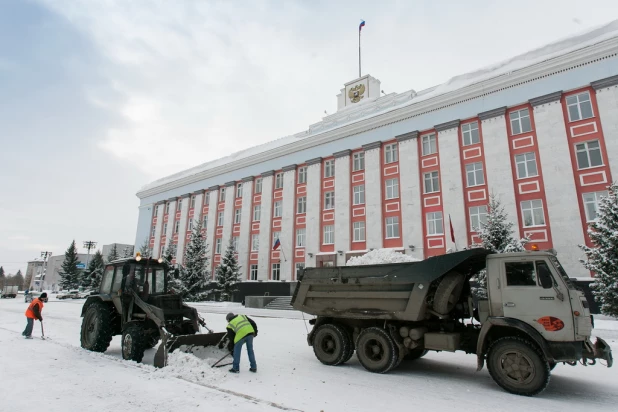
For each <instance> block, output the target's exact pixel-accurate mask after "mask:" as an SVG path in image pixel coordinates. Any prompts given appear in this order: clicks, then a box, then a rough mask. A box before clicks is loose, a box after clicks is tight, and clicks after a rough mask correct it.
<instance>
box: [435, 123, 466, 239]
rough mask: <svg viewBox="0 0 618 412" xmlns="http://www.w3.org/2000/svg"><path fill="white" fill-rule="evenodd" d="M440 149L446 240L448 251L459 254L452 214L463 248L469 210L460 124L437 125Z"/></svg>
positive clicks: (456, 232) (441, 190)
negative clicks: (465, 188) (463, 170)
mask: <svg viewBox="0 0 618 412" xmlns="http://www.w3.org/2000/svg"><path fill="white" fill-rule="evenodd" d="M435 128H436V132H438V147H439V151H440V192H441V193H442V211H443V213H444V216H443V218H444V235H445V236H444V237H445V239H446V249H447V250H448V249H452V250H453V251H454V250H455V244H454V243H453V241H452V240H451V232H450V223H449V214H450V216H451V219H452V220H451V221H452V223H453V230H454V231H455V243H457V247H458V248H461V247H464V246H466V245H467V244H468V236H467V231H468V229H467V227H466V219H467V218H468V214H467V213H466V206H465V203H464V190H463V185H464V181H463V180H462V176H461V159H460V156H459V120H456V121H452V122H448V123H444V124H441V125H437V126H436V127H435Z"/></svg>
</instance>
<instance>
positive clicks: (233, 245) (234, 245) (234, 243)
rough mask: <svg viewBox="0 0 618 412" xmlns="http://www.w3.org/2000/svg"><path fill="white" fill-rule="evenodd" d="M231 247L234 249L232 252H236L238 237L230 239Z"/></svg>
mask: <svg viewBox="0 0 618 412" xmlns="http://www.w3.org/2000/svg"><path fill="white" fill-rule="evenodd" d="M232 247H233V248H234V252H238V236H234V237H233V238H232Z"/></svg>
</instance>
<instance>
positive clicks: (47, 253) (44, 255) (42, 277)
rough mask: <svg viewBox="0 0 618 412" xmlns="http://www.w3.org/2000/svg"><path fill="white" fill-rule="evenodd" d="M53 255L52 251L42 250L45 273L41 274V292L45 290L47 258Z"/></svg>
mask: <svg viewBox="0 0 618 412" xmlns="http://www.w3.org/2000/svg"><path fill="white" fill-rule="evenodd" d="M51 255H52V252H41V257H42V258H43V273H42V275H41V280H40V282H41V283H39V292H42V291H43V280H45V275H46V274H47V258H48V257H50V256H51Z"/></svg>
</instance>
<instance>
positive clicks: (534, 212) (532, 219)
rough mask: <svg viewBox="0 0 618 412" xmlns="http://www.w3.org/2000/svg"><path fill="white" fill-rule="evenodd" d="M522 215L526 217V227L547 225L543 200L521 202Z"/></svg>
mask: <svg viewBox="0 0 618 412" xmlns="http://www.w3.org/2000/svg"><path fill="white" fill-rule="evenodd" d="M521 213H522V215H523V216H524V227H530V226H542V225H544V224H545V215H544V214H543V202H542V201H541V200H526V201H525V202H521Z"/></svg>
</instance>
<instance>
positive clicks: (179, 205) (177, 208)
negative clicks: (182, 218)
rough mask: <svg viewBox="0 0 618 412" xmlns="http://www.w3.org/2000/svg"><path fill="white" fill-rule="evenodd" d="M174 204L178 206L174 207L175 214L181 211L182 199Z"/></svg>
mask: <svg viewBox="0 0 618 412" xmlns="http://www.w3.org/2000/svg"><path fill="white" fill-rule="evenodd" d="M176 203H177V204H178V206H176V212H180V211H181V210H182V199H178V202H176Z"/></svg>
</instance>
